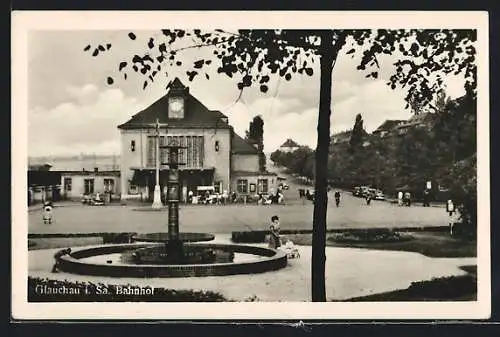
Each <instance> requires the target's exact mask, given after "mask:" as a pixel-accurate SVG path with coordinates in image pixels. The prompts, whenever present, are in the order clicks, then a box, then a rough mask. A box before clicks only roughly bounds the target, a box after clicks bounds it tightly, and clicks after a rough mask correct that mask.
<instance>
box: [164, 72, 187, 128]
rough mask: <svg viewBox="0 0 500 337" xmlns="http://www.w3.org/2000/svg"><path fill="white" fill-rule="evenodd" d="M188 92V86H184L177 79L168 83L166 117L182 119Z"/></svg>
mask: <svg viewBox="0 0 500 337" xmlns="http://www.w3.org/2000/svg"><path fill="white" fill-rule="evenodd" d="M188 94H189V88H187V87H185V86H184V85H183V84H182V83H181V81H179V79H177V78H176V79H175V80H174V81H173V82H172V83H171V84H170V92H169V97H168V118H169V119H183V118H184V113H185V105H186V104H185V102H186V97H187V96H188Z"/></svg>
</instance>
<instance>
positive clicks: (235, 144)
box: [231, 131, 259, 154]
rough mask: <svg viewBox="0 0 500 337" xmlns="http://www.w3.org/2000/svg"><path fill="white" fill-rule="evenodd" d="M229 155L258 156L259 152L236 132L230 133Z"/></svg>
mask: <svg viewBox="0 0 500 337" xmlns="http://www.w3.org/2000/svg"><path fill="white" fill-rule="evenodd" d="M232 137H233V139H232V144H231V153H233V154H259V151H258V150H257V149H256V148H255V147H253V146H252V145H251V144H250V143H248V142H247V141H246V140H245V139H243V138H241V137H240V136H239V135H238V134H237V133H236V132H234V131H233V132H232Z"/></svg>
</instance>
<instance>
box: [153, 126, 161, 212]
mask: <svg viewBox="0 0 500 337" xmlns="http://www.w3.org/2000/svg"><path fill="white" fill-rule="evenodd" d="M155 130H156V144H155V145H156V158H155V159H156V179H155V191H154V194H153V205H151V207H153V208H162V207H163V204H162V203H161V189H160V121H159V119H158V118H157V119H156V124H155Z"/></svg>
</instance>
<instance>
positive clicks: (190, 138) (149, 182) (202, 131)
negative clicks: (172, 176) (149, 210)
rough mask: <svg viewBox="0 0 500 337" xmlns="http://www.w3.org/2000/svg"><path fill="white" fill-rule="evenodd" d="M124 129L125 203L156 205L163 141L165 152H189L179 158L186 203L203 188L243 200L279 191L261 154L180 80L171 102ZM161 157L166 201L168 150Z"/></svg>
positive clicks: (148, 110) (172, 88) (161, 103)
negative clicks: (171, 149) (177, 147)
mask: <svg viewBox="0 0 500 337" xmlns="http://www.w3.org/2000/svg"><path fill="white" fill-rule="evenodd" d="M157 122H158V124H156V123H157ZM118 129H119V130H120V135H121V136H120V137H121V163H120V191H121V194H122V195H121V198H122V199H139V198H140V199H145V198H146V199H149V200H152V198H153V192H154V186H155V184H156V155H157V153H156V151H157V143H156V142H157V141H159V142H160V144H159V145H160V146H162V145H169V144H172V143H177V144H179V145H181V146H183V147H185V148H183V149H181V150H180V152H179V162H180V163H182V165H181V166H180V167H179V169H180V173H179V177H180V183H181V196H182V198H183V199H184V200H185V199H186V198H187V195H188V192H189V191H193V193H196V191H197V188H198V187H199V186H213V187H214V189H215V192H219V193H223V192H224V191H226V192H227V193H232V192H236V193H237V194H240V195H251V194H256V193H269V192H270V191H272V190H273V189H275V188H276V185H277V179H276V174H274V173H270V172H263V171H259V152H258V150H257V149H256V148H254V147H253V146H252V145H250V144H249V143H248V142H246V141H245V140H244V139H243V138H241V137H240V136H239V135H238V134H236V133H235V132H234V130H233V128H232V127H231V126H230V125H229V122H228V118H227V116H226V115H224V114H223V113H221V112H220V111H215V110H210V109H208V108H207V107H206V106H205V105H203V104H202V103H201V102H200V101H199V100H197V99H196V98H195V97H194V96H192V95H191V94H190V93H189V88H188V87H186V86H184V85H183V84H182V82H181V81H180V80H179V79H178V78H176V79H175V80H173V81H172V82H171V84H170V85H169V88H168V92H167V94H166V95H165V96H163V97H161V98H160V99H158V100H157V101H156V102H154V103H153V104H151V105H150V106H149V107H147V108H146V109H144V110H142V111H140V112H138V113H136V114H135V115H134V116H132V118H131V119H130V120H128V121H127V122H125V123H123V124H121V125H119V126H118ZM159 151H160V152H159V162H160V164H161V165H160V174H159V175H160V177H159V178H160V181H159V185H160V188H161V191H162V192H163V193H162V194H163V195H164V194H165V193H164V191H165V189H166V184H167V177H168V165H167V161H168V149H166V148H160V149H159ZM254 185H255V186H254ZM254 187H255V188H254Z"/></svg>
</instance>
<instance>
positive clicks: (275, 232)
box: [269, 215, 281, 249]
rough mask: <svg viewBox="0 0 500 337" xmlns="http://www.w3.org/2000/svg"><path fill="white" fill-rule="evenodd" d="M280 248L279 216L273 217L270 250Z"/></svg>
mask: <svg viewBox="0 0 500 337" xmlns="http://www.w3.org/2000/svg"><path fill="white" fill-rule="evenodd" d="M280 246H281V239H280V219H279V217H278V216H277V215H273V216H272V217H271V225H270V226H269V248H272V249H278V248H279V247H280Z"/></svg>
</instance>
